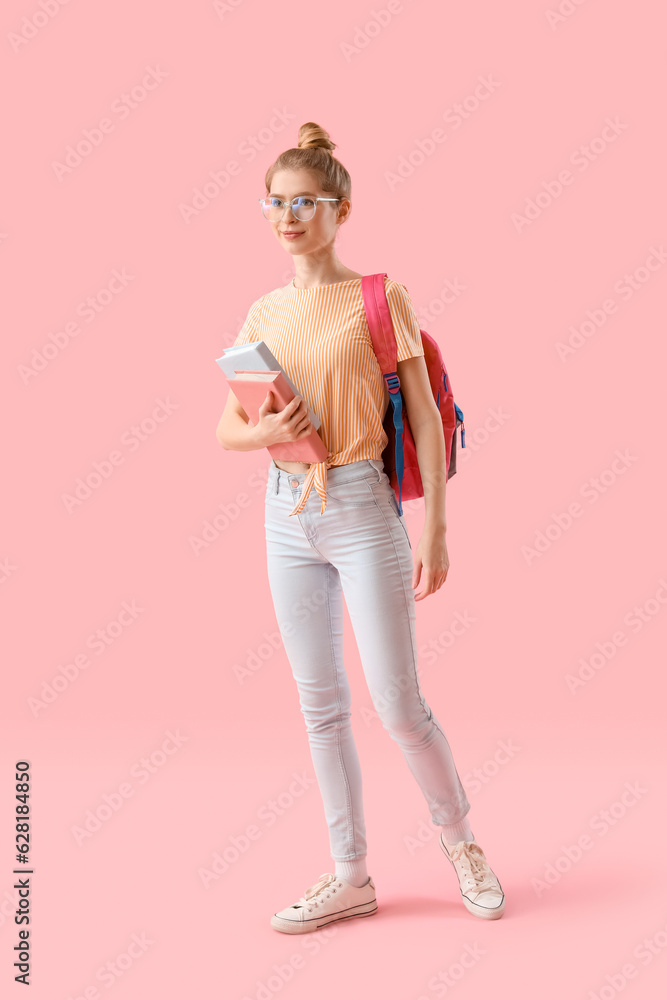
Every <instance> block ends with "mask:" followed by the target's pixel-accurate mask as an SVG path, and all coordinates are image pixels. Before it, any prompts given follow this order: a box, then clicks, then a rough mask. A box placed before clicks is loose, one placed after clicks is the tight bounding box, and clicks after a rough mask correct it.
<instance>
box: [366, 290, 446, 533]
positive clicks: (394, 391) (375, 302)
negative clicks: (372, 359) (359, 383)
mask: <svg viewBox="0 0 667 1000" xmlns="http://www.w3.org/2000/svg"><path fill="white" fill-rule="evenodd" d="M385 278H386V274H367V275H365V276H364V277H363V278H362V280H361V290H362V293H363V296H364V306H365V309H366V318H367V320H368V329H369V330H370V334H371V340H372V341H373V349H374V351H375V354H376V356H377V359H378V363H379V365H380V369H381V371H382V375H383V378H384V380H385V383H386V386H387V389H388V390H389V400H390V402H391V406H389V407H387V412H386V414H385V418H384V423H383V427H384V430H385V433H386V434H387V438H388V441H387V446H386V447H385V449H384V451H383V452H382V461H383V462H384V470H385V472H386V473H387V475H388V476H389V479H390V482H391V485H392V486H393V487H394V492H395V493H396V497H397V499H398V509H399V513H400V514H403V507H402V504H401V499H402V497H405V499H406V500H416V499H417V498H418V497H423V496H424V487H423V485H422V480H421V474H420V472H419V463H418V461H417V449H416V447H415V442H414V438H413V436H412V432H411V431H410V422H409V419H408V413H407V409H406V408H405V407H404V406H403V397H402V395H401V389H400V385H401V383H400V380H399V377H398V374H397V372H396V337H395V335H394V326H393V324H392V321H391V313H390V312H389V305H388V303H387V296H386V293H385V287H384V279H385ZM419 332H420V333H421V338H422V343H423V345H424V360H425V361H426V367H427V369H428V377H429V381H430V383H431V390H432V392H433V398H434V400H435V404H436V406H437V407H438V409H439V411H440V416H441V417H442V432H443V434H444V438H445V451H446V455H447V463H446V464H447V479H448V480H449V479H450V478H451V477H452V476H453V475H454V473H455V472H456V428H457V427H458V426H459V424H460V425H461V447H462V448H465V444H466V442H465V425H464V423H463V413H462V412H461V410H460V408H459V407H458V406H457V405H456V403H455V402H454V396H453V394H452V386H451V382H450V380H449V376H448V375H447V369H446V368H445V362H444V361H443V360H442V355H441V353H440V348H439V347H438V344H437V343H436V341H435V340H434V339H433V337H432V336H431V335H430V334H429V333H426V331H425V330H420V331H419Z"/></svg>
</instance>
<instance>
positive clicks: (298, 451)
mask: <svg viewBox="0 0 667 1000" xmlns="http://www.w3.org/2000/svg"><path fill="white" fill-rule="evenodd" d="M234 374H235V376H236V377H235V378H233V379H232V378H229V377H228V376H227V375H225V378H226V379H227V381H228V383H229V387H230V389H231V390H232V392H233V393H234V395H235V396H236V398H237V399H238V401H239V403H240V404H241V406H242V407H243V409H244V410H245V411H246V413H247V414H248V419H249V420H250V422H251V423H252V424H253V425H254V424H257V422H258V420H259V408H260V406H261V405H262V403H263V402H264V400H265V398H266V394H267V392H268V391H269V389H270V390H271V391H272V392H273V394H274V396H275V403H274V405H277V407H278V410H277V412H280V410H282V409H283V408H284V407H285V406H287V404H288V403H289V402H290V400H292V399H294V393H293V392H292V389H291V387H290V385H289V383H288V381H287V379H286V378H285V376H284V375H283V373H282V372H281V371H275V372H257V371H250V370H247V369H238V371H235V373H234ZM239 376H242V377H241V378H239ZM267 451H268V452H269V454H270V455H271V457H272V458H277V459H282V460H283V461H286V462H323V461H324V460H325V459H326V457H327V455H328V451H327V447H326V445H325V444H324V442H323V441H322V438H321V437H320V436H319V434H318V432H317V430H316V429H315V428H314V427H313V429H312V431H311V433H310V434H309V435H308V437H305V438H301V439H300V440H299V441H281V442H280V443H279V444H272V445H268V446H267Z"/></svg>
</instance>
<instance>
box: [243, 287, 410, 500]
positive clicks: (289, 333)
mask: <svg viewBox="0 0 667 1000" xmlns="http://www.w3.org/2000/svg"><path fill="white" fill-rule="evenodd" d="M385 290H386V293H387V302H388V304H389V311H390V313H391V319H392V323H393V326H394V332H395V334H396V347H397V354H396V360H397V361H404V360H405V359H406V358H412V357H417V356H419V355H423V354H424V345H423V343H422V338H421V333H420V331H419V321H418V320H417V316H416V314H415V310H414V307H413V305H412V302H411V300H410V296H409V294H408V290H407V288H406V287H405V285H400V284H399V283H398V282H396V281H393V280H392V279H391V278H385ZM254 340H263V341H264V342H265V344H266V345H267V346H268V348H269V350H270V351H271V352H272V354H273V355H274V356H275V358H276V360H277V361H278V362H279V364H280V365H281V366H282V367H283V368H284V370H285V371H286V372H287V374H288V375H289V377H290V379H291V380H292V382H293V383H294V385H295V386H296V388H297V389H298V391H299V393H300V395H301V396H303V398H304V400H305V401H306V403H307V404H308V405H309V406H310V407H312V409H313V410H314V411H315V413H316V414H317V416H318V417H319V418H320V420H321V421H322V426H321V427H320V428H319V432H318V433H319V435H320V437H321V438H322V440H323V442H324V444H325V445H326V448H327V450H328V455H327V459H326V461H323V462H313V463H312V464H311V466H310V468H309V470H308V474H307V475H306V478H305V481H304V489H303V494H302V496H301V499H300V500H299V502H298V503H297V504H296V505H295V507H294V510H292V511H290V514H298V513H299V512H300V511H301V510H302V509H303V507H304V506H305V503H306V500H307V499H308V496H309V494H310V491H311V488H312V486H313V485H314V486H315V489H316V490H317V493H318V494H319V496H320V497H321V500H322V507H321V511H320V513H321V514H323V513H324V511H325V509H326V502H327V494H326V481H327V479H326V472H327V469H329V468H331V467H332V466H337V465H347V464H348V462H358V461H360V460H361V459H364V458H372V459H376V460H379V459H381V457H382V452H383V451H384V449H385V446H386V444H387V435H386V434H385V431H384V428H383V426H382V423H383V420H384V415H385V412H386V409H387V406H388V404H389V392H388V390H387V387H386V385H385V382H384V379H383V377H382V372H381V371H380V365H379V363H378V361H377V358H376V356H375V352H374V350H373V343H372V341H371V335H370V331H369V329H368V322H367V320H366V313H365V310H364V300H363V295H362V292H361V278H349V279H348V280H347V281H338V282H335V283H333V284H330V285H320V286H318V287H315V288H297V287H296V286H295V285H294V284H293V283H292V284H289V285H287V286H285V287H281V288H275V289H274V290H273V291H271V292H267V294H266V295H262V297H261V298H259V299H257V300H256V301H255V302H253V304H252V305H251V307H250V310H249V312H248V315H247V317H246V320H245V322H244V324H243V326H242V327H241V330H240V332H239V334H238V336H237V338H236V340H235V341H234V344H233V346H234V347H236V346H237V345H239V344H248V343H250V342H252V341H254Z"/></svg>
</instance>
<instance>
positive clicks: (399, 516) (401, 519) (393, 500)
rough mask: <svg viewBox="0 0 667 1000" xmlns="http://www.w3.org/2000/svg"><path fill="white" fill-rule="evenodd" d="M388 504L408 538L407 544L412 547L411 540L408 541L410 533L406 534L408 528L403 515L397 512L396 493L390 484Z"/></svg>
mask: <svg viewBox="0 0 667 1000" xmlns="http://www.w3.org/2000/svg"><path fill="white" fill-rule="evenodd" d="M389 504H390V506H391V509H392V510H393V512H394V514H395V515H396V517H397V519H398V523H399V524H400V526H401V527H402V528H403V531H404V532H405V537H406V538H407V540H408V545H409V546H410V548H412V542H411V541H410V535H409V534H408V528H407V525H406V523H405V516H404V515H403V514H399V512H398V498H397V496H396V493H395V492H394V487H393V486H391V484H390V490H389Z"/></svg>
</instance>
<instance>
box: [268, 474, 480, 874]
mask: <svg viewBox="0 0 667 1000" xmlns="http://www.w3.org/2000/svg"><path fill="white" fill-rule="evenodd" d="M305 478H306V473H300V474H293V473H289V472H285V471H283V470H282V469H279V468H278V466H277V465H276V464H275V463H274V462H273V460H272V461H271V464H270V467H269V479H268V483H267V488H266V498H265V529H266V554H267V569H268V575H269V586H270V589H271V595H272V598H273V604H274V608H275V612H276V617H277V620H278V626H279V628H280V631H281V635H282V638H283V643H284V646H285V651H286V653H287V657H288V660H289V663H290V666H291V669H292V673H293V675H294V679H295V681H296V685H297V689H298V693H299V700H300V705H301V711H302V713H303V715H304V718H305V720H306V730H307V733H308V741H309V744H310V751H311V757H312V761H313V767H314V770H315V775H316V778H317V782H318V785H319V788H320V793H321V796H322V801H323V803H324V811H325V816H326V821H327V825H328V827H329V837H330V853H331V857H332V859H333V860H334V861H351V860H353V859H358V858H363V857H365V856H366V826H365V822H364V811H363V802H362V781H361V770H360V767H359V758H358V756H357V750H356V746H355V743H354V739H353V736H352V730H351V727H350V716H351V712H350V705H351V702H350V688H349V685H348V680H347V675H346V672H345V666H344V664H343V603H342V602H343V595H344V596H345V603H346V605H347V609H348V613H349V615H350V620H351V622H352V626H353V629H354V635H355V639H356V642H357V648H358V650H359V656H360V659H361V663H362V667H363V670H364V675H365V678H366V683H367V685H368V690H369V693H370V696H371V700H372V702H373V706H374V708H375V711H376V712H377V713H378V715H379V717H380V719H381V722H382V725H383V727H384V728H385V729H386V730H387V732H388V733H389V735H390V736H391V737H392V739H394V740H395V741H396V742H397V743H398V745H399V746H400V748H401V750H402V752H403V755H404V756H405V759H406V761H407V764H408V767H409V768H410V770H411V772H412V774H413V775H414V777H415V779H416V780H417V782H418V784H419V787H420V788H421V790H422V792H423V794H424V797H425V799H426V802H427V804H428V807H429V809H430V812H431V818H432V822H433V823H434V824H435V825H438V826H440V825H443V824H451V823H458V822H459V821H460V820H462V819H463V817H464V816H465V815H466V814H467V812H468V810H469V809H470V803H469V802H468V799H467V798H466V794H465V792H464V790H463V786H462V784H461V780H460V778H459V775H458V772H457V770H456V767H455V764H454V760H453V757H452V752H451V749H450V746H449V743H448V742H447V738H446V737H445V734H444V732H443V729H442V726H441V725H440V723H439V722H438V720H437V718H436V717H435V715H434V714H433V712H432V711H431V709H430V708H429V706H428V705H427V704H426V702H425V700H424V697H423V695H422V693H421V690H420V687H419V679H418V676H417V641H416V634H415V599H414V591H413V589H412V570H413V560H412V550H411V546H410V541H409V538H408V533H407V530H406V527H405V520H404V518H403V517H401V516H400V515H399V513H398V504H397V501H396V495H395V493H394V490H393V488H392V486H391V483H390V481H389V477H388V476H387V474H386V473H385V472H384V466H383V463H382V461H375V460H373V459H364V460H362V461H359V462H351V463H350V464H349V465H340V466H335V467H333V468H331V469H329V470H328V471H327V507H326V510H325V511H324V513H323V514H320V509H321V500H320V497H319V496H318V494H317V493H316V491H315V490H313V491H312V493H311V494H310V496H309V497H308V501H307V503H306V506H305V507H304V509H303V511H302V512H301V513H300V514H294V515H293V516H291V517H290V516H288V515H289V512H290V511H291V510H292V508H293V507H294V505H295V504H296V503H297V502H298V499H299V497H300V495H301V491H302V489H303V482H304V480H305ZM295 608H296V609H298V610H297V611H295Z"/></svg>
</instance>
